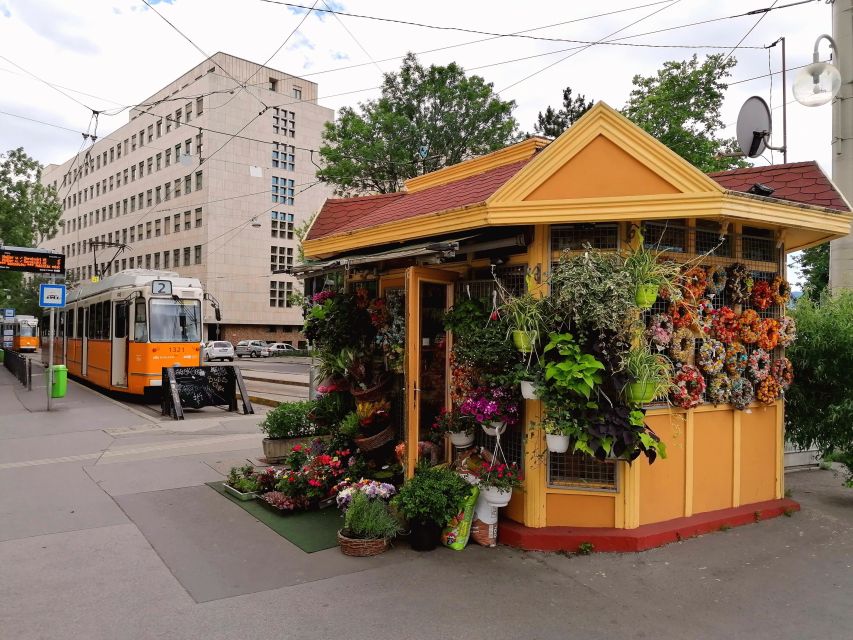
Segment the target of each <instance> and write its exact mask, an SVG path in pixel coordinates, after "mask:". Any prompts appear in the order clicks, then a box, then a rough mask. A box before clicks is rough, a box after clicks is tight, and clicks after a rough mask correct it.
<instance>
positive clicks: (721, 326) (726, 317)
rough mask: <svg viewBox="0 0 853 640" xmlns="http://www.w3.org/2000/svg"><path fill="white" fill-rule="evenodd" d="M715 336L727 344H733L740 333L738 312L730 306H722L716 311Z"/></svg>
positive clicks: (714, 321)
mask: <svg viewBox="0 0 853 640" xmlns="http://www.w3.org/2000/svg"><path fill="white" fill-rule="evenodd" d="M713 329H714V337H715V338H717V340H719V341H720V342H723V343H725V344H732V343H733V342H735V341H736V340H737V339H738V335H739V334H740V324H739V323H738V317H737V314H736V313H735V312H734V311H732V310H731V308H729V307H721V308H720V309H717V311H716V313H714V320H713Z"/></svg>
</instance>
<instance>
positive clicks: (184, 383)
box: [160, 365, 255, 420]
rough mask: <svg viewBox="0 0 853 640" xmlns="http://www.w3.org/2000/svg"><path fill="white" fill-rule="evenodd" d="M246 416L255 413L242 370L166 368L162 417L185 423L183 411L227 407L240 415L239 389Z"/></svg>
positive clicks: (216, 367) (212, 367)
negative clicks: (238, 411) (238, 405)
mask: <svg viewBox="0 0 853 640" xmlns="http://www.w3.org/2000/svg"><path fill="white" fill-rule="evenodd" d="M238 388H239V390H240V397H241V399H242V401H243V413H255V410H254V409H253V408H252V402H251V400H249V394H248V392H247V391H246V385H245V383H244V382H243V376H242V374H241V372H240V369H239V367H233V366H223V365H219V366H217V365H210V366H206V367H163V391H162V393H163V395H162V398H161V401H160V408H161V412H162V414H163V415H164V416H165V415H171V416H172V417H173V418H174V419H175V420H183V419H184V408H191V409H201V408H202V407H223V406H225V407H228V411H237V389H238Z"/></svg>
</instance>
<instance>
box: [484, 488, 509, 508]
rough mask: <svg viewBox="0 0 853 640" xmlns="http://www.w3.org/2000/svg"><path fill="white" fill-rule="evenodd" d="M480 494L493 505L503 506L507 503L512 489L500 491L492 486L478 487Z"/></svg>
mask: <svg viewBox="0 0 853 640" xmlns="http://www.w3.org/2000/svg"><path fill="white" fill-rule="evenodd" d="M480 496H481V497H482V498H483V500H485V501H486V502H488V503H489V504H491V505H494V506H495V507H505V506H507V505H508V504H509V501H510V498H512V489H510V490H509V491H501V490H499V489H495V488H494V487H486V488H483V487H480Z"/></svg>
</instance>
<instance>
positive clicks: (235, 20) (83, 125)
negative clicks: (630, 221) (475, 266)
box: [0, 0, 832, 173]
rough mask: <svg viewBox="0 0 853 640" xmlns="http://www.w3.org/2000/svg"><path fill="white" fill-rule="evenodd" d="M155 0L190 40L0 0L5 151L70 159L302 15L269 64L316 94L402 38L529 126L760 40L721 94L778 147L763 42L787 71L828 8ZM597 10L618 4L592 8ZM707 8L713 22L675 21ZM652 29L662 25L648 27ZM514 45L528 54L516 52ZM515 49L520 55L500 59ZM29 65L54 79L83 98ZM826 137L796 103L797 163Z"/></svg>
mask: <svg viewBox="0 0 853 640" xmlns="http://www.w3.org/2000/svg"><path fill="white" fill-rule="evenodd" d="M149 1H150V2H151V4H152V5H154V6H155V7H156V9H157V11H159V12H161V13H162V14H163V16H164V17H165V18H167V19H168V20H169V21H170V22H172V23H173V24H174V25H175V26H176V27H177V28H178V29H179V30H180V31H181V32H182V33H183V34H184V35H185V36H186V38H185V37H183V36H182V35H181V34H180V33H178V32H177V31H175V30H174V29H172V28H171V27H170V26H169V25H168V24H166V22H164V20H163V19H161V18H160V17H159V16H158V15H157V14H156V13H155V12H154V11H152V10H151V9H149V8H148V7H147V6H145V4H144V3H143V2H142V0H86V1H85V2H73V3H71V2H67V1H63V0H0V87H2V90H0V150H7V149H12V148H16V147H19V146H22V147H24V149H25V150H26V151H27V152H28V153H29V154H30V155H32V156H34V157H35V158H36V159H38V160H39V161H40V162H42V163H43V164H49V163H59V162H63V161H65V160H66V159H68V158H69V157H71V156H73V155H74V154H75V153H77V151H78V149H79V148H80V146H81V144H82V143H83V139H82V136H81V135H80V132H81V131H86V130H87V128H88V126H89V124H90V119H91V113H90V111H89V109H87V108H86V107H89V108H91V109H97V110H113V109H115V110H118V109H119V108H120V107H123V106H128V105H133V104H134V103H137V102H141V101H142V100H144V99H145V98H146V97H148V96H149V95H151V94H153V93H154V92H155V91H157V90H158V89H160V88H161V87H162V86H163V85H165V84H167V83H168V82H169V81H171V80H173V79H174V78H175V77H177V76H178V75H180V74H181V73H183V72H185V71H186V70H188V69H190V68H192V67H193V66H195V65H196V64H198V63H199V62H200V61H201V60H203V59H204V57H205V55H204V54H212V53H215V52H216V51H224V52H226V53H231V54H234V55H237V56H240V57H243V58H246V59H249V60H253V61H256V62H263V61H264V60H266V59H267V58H269V57H270V56H271V55H272V54H273V52H274V51H275V50H276V49H277V48H278V47H279V46H280V45H281V44H282V42H283V41H284V39H285V38H286V37H287V36H288V35H289V34H290V33H291V31H292V30H293V29H294V28H296V27H297V25H299V23H300V21H302V20H303V18H304V22H303V23H302V25H301V27H300V28H299V30H298V31H297V32H296V33H295V34H294V35H293V36H292V37H291V38H290V40H289V42H288V43H287V45H286V46H285V47H283V48H282V50H281V51H280V52H279V53H278V54H277V55H276V56H275V57H273V58H272V60H271V61H270V62H269V66H271V67H274V68H277V69H280V70H282V71H285V72H287V73H290V74H293V75H298V76H302V77H305V78H307V79H309V80H312V81H314V82H317V83H318V84H319V94H320V100H319V102H320V104H322V105H324V106H327V107H330V108H333V109H339V108H340V107H342V106H348V105H350V106H355V105H356V103H358V102H359V101H364V100H369V99H371V98H375V97H377V96H378V94H379V91H378V89H376V87H378V86H379V85H380V83H381V79H382V73H383V72H389V71H393V70H395V69H396V68H398V67H399V64H400V60H399V59H400V58H401V57H402V56H403V55H405V53H406V52H408V51H414V52H416V53H420V52H427V51H430V50H435V49H442V50H440V51H432V52H431V53H421V55H420V56H419V58H420V59H421V61H422V62H423V63H426V64H447V63H448V62H451V61H455V62H457V63H459V64H460V65H462V66H463V67H464V68H465V69H466V70H467V71H468V72H469V73H476V74H478V75H481V76H483V77H484V78H485V79H486V80H487V81H488V82H491V83H493V84H494V89H495V90H496V91H497V92H499V93H500V95H501V97H502V98H503V99H505V100H514V101H515V103H516V109H515V117H516V119H517V120H518V122H519V125H520V129H521V130H522V131H532V130H533V123H534V122H535V120H536V115H537V113H538V112H539V111H542V110H544V109H545V107H546V106H548V105H549V104H551V105H554V106H557V105H558V104H559V102H560V100H561V94H562V89H563V88H564V87H565V86H567V85H569V86H571V87H572V88H573V90H574V91H575V93H582V94H584V95H586V97H587V98H588V99H594V100H604V101H605V102H607V103H608V104H610V105H611V106H613V107H616V108H621V107H622V106H623V105H624V103H625V100H626V99H627V97H628V95H629V93H630V91H631V86H632V78H633V76H634V75H635V74H641V75H651V74H654V73H655V72H656V70H657V69H659V68H660V66H661V65H662V63H663V62H664V61H666V60H683V59H687V58H689V57H690V56H691V55H693V54H694V53H696V54H698V55H699V56H700V58H702V57H704V56H705V55H708V54H711V53H717V52H723V53H729V51H730V50H731V48H732V47H734V46H735V45H737V44H738V42H739V41H740V40H741V39H742V38H744V36H746V37H745V38H744V39H743V42H742V45H741V46H743V47H750V48H742V49H738V50H735V51H734V53H733V55H734V56H735V58H736V59H737V61H738V64H737V66H736V67H735V68H734V70H733V72H732V76H731V78H729V82H730V83H735V82H738V83H737V84H731V86H730V87H729V90H728V92H727V95H726V101H725V105H724V109H723V119H724V122H725V123H726V124H727V125H730V126H729V128H728V129H727V130H726V131H725V132H724V133H725V134H726V135H734V123H735V122H736V120H737V114H738V110H739V108H740V106H741V104H742V103H743V102H744V100H746V99H747V98H748V97H750V96H752V95H758V96H761V97H762V98H764V99H765V100H766V101H767V102H769V103H770V104H771V107H773V111H772V113H773V117H774V129H775V131H776V132H778V135H774V139H773V144H774V145H781V144H782V139H781V129H782V127H781V123H782V117H781V113H782V110H781V108H780V107H781V105H782V102H783V95H782V83H781V74H776V75H774V76H772V78H770V77H759V78H756V79H754V80H750V79H751V78H755V77H756V76H765V75H766V74H768V72H769V70H772V71H776V72H778V71H780V70H781V47H780V46H778V45H777V46H776V47H773V48H770V49H767V48H765V47H766V46H767V45H769V44H770V43H772V42H774V41H776V40H777V39H778V38H779V37H780V36H784V37H785V38H786V42H787V66H788V68H789V69H791V68H793V67H797V66H799V65H804V64H807V63H809V62H811V56H812V49H813V46H814V42H815V39H816V38H817V36H819V35H820V34H822V33H828V32H830V30H831V27H832V24H831V7H830V6H829V5H827V4H826V3H825V2H824V1H823V0H819V1H818V0H816V1H813V2H808V3H806V4H802V5H799V6H793V7H789V8H780V9H776V10H774V11H771V12H769V13H766V14H764V18H763V19H761V20H760V21H758V20H759V18H760V17H761V14H757V15H750V16H742V17H735V18H730V19H722V20H715V19H717V18H725V17H727V16H734V15H737V14H743V13H746V12H748V11H752V10H755V9H762V8H766V7H769V6H771V5H773V4H774V1H773V0H675V1H672V0H663V1H661V0H657V1H656V0H635V1H633V2H629V1H626V0H609V1H608V2H598V3H593V2H577V1H573V2H555V1H553V0H551V1H547V0H526V2H523V3H518V2H512V3H510V2H499V1H498V2H496V1H494V0H492V1H490V2H485V1H468V2H461V1H459V0H455V1H450V0H433V1H432V2H429V3H425V2H413V1H411V0H399V1H398V2H394V3H391V2H388V1H387V0H317V2H316V3H314V2H313V0H303V4H306V5H308V6H310V5H311V4H316V6H317V8H321V9H322V8H327V7H328V8H333V9H336V10H341V11H346V12H350V13H356V14H363V15H367V16H375V17H383V18H388V19H394V20H402V21H407V22H419V23H425V24H430V25H438V26H444V27H458V28H462V29H471V30H476V31H486V32H491V33H497V34H508V33H514V32H519V31H526V30H530V29H535V30H531V31H526V34H527V35H530V36H536V37H537V38H538V39H534V38H517V37H513V38H509V37H505V38H490V39H486V38H488V36H485V35H479V34H474V33H466V32H462V31H454V30H450V29H428V28H424V27H419V26H413V25H404V24H399V23H392V22H381V21H377V20H369V19H363V18H358V17H352V16H337V15H332V14H328V13H312V14H311V15H309V16H308V17H307V18H305V15H304V13H305V11H304V10H300V9H296V8H293V7H288V6H284V5H281V4H274V3H272V2H265V1H263V0H149ZM297 1H298V0H297ZM793 2H796V0H776V2H775V5H776V6H777V7H780V6H783V5H786V4H791V3H793ZM602 13H609V14H610V15H603V16H599V17H590V16H594V15H596V14H602ZM708 20H713V21H712V22H707V23H706V24H701V25H694V26H688V27H684V28H673V27H680V26H682V25H687V24H690V23H696V22H703V21H708ZM557 23H561V24H557ZM546 25H553V26H547V27H546ZM538 27H545V28H538ZM750 29H752V31H751V32H749V34H748V35H747V32H748V31H749V30H750ZM661 30H665V31H661ZM654 31H657V32H658V33H649V32H654ZM617 32H618V33H617ZM612 38H621V40H619V42H621V43H629V44H634V45H644V46H616V45H601V44H597V45H594V46H588V47H584V48H582V49H573V50H570V51H563V52H562V53H551V54H550V55H549V52H555V51H561V50H565V49H570V48H572V47H578V46H579V45H578V44H576V43H572V42H565V41H561V40H581V41H588V42H599V41H602V40H608V39H612ZM188 39H189V40H191V41H192V43H194V44H195V45H196V46H197V48H196V46H194V45H193V44H192V43H191V42H189V41H188ZM549 39H550V40H549ZM555 39H556V40H557V41H555ZM473 41H479V42H473ZM646 45H657V46H646ZM703 46H714V47H717V48H713V49H712V48H703ZM826 49H827V47H826V44H825V43H824V44H823V50H822V58H825V57H827V53H828V51H827V50H826ZM202 52H204V53H202ZM570 54H573V55H571V57H567V56H569V55H570ZM531 56H536V57H532V58H531ZM389 58H393V59H390V60H389ZM519 58H527V59H524V60H516V59H519ZM509 60H516V61H515V62H509V63H505V62H506V61H509ZM501 63H504V64H501ZM15 65H19V66H18V67H16V66H15ZM352 65H360V66H355V67H353V66H352ZM549 66H550V68H547V69H546V68H545V67H549ZM19 67H22V68H24V69H26V70H27V71H28V72H30V73H32V74H34V75H36V76H38V77H39V78H41V79H43V80H46V81H47V82H50V83H52V84H55V85H60V86H61V87H62V91H64V92H65V93H67V94H68V95H70V96H72V97H73V98H76V99H77V100H79V101H80V102H82V103H83V104H84V105H86V107H84V106H82V105H80V104H78V103H76V102H75V101H73V100H72V99H70V98H69V97H67V96H65V95H62V93H60V92H58V91H56V90H55V89H52V88H50V87H48V86H46V85H45V84H43V83H41V82H39V81H38V80H35V79H34V78H32V77H31V76H29V75H28V74H27V73H26V72H25V71H23V70H21V68H19ZM344 67H350V68H344ZM796 73H797V71H795V70H792V71H789V72H788V95H787V100H788V101H791V100H792V99H793V96H792V94H791V91H790V86H791V83H792V82H793V79H794V77H795V75H796ZM527 76H531V77H529V78H528V77H527ZM744 80H746V81H745V82H740V81H744ZM8 114H15V115H8ZM15 116H25V117H27V118H32V119H35V120H40V121H43V122H47V123H51V124H53V125H58V126H59V127H65V128H67V129H70V131H68V130H64V129H61V128H56V127H51V126H47V125H45V124H42V123H38V122H32V121H28V120H24V119H22V118H19V117H15ZM127 118H128V112H127V111H126V110H124V111H121V112H120V113H119V114H118V115H116V116H113V117H109V116H107V115H102V116H101V117H100V119H99V123H98V134H99V135H107V134H108V133H109V132H111V131H113V130H115V129H116V128H118V127H119V126H121V125H122V124H124V123H125V122H126V121H127ZM830 139H831V108H830V107H829V106H825V107H818V108H808V107H803V106H801V105H799V104H797V103H796V102H794V103H793V104H789V106H788V149H789V155H788V161H789V162H796V161H801V160H817V161H818V162H819V163H820V165H821V166H822V167H823V169H824V170H825V171H826V172H827V173H830V170H831V155H830ZM781 161H782V158H781V154H779V153H775V154H772V157H771V153H770V152H768V153H767V154H766V156H765V157H764V158H758V159H756V160H755V163H756V164H769V163H771V162H774V163H779V162H781Z"/></svg>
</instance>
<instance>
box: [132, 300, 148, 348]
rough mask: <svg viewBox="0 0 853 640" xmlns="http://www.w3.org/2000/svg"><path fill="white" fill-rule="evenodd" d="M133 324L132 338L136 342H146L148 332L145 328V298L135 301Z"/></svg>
mask: <svg viewBox="0 0 853 640" xmlns="http://www.w3.org/2000/svg"><path fill="white" fill-rule="evenodd" d="M133 324H134V327H133V339H134V340H136V342H148V332H147V331H146V330H145V300H142V299H139V300H137V301H136V309H135V311H134V323H133Z"/></svg>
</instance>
